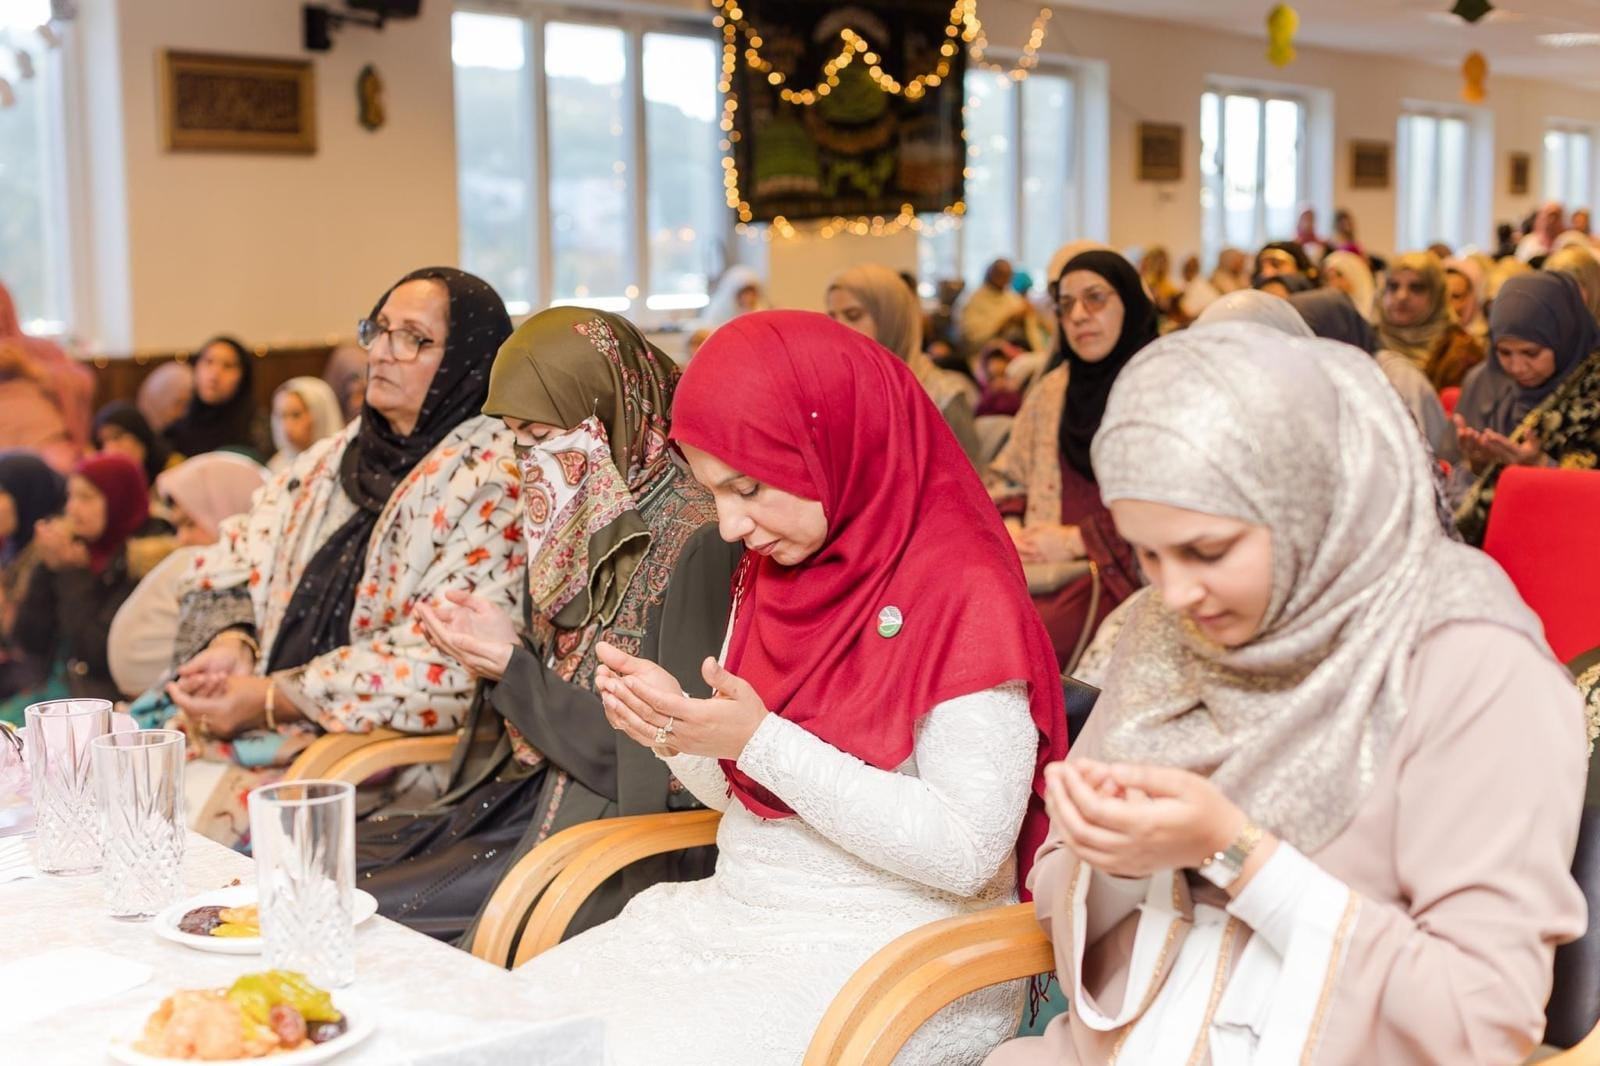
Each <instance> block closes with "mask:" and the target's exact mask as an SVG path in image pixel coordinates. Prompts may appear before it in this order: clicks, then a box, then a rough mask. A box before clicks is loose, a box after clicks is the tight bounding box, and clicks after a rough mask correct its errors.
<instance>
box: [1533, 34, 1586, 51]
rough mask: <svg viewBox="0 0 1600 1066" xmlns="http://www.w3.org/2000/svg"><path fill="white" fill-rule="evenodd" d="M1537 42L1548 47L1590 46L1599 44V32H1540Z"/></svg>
mask: <svg viewBox="0 0 1600 1066" xmlns="http://www.w3.org/2000/svg"><path fill="white" fill-rule="evenodd" d="M1539 43H1540V44H1542V45H1546V46H1548V47H1550V48H1591V47H1593V46H1595V45H1600V33H1541V34H1539Z"/></svg>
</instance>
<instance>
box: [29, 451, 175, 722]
mask: <svg viewBox="0 0 1600 1066" xmlns="http://www.w3.org/2000/svg"><path fill="white" fill-rule="evenodd" d="M149 517H150V496H149V488H148V487H147V486H146V484H145V479H144V471H143V470H142V469H140V468H139V466H138V465H137V464H136V463H134V461H133V460H132V459H129V458H128V457H127V456H124V455H114V454H111V453H108V452H100V453H97V454H95V455H91V456H89V457H88V458H87V459H84V460H82V461H80V462H79V463H78V465H77V466H76V467H74V468H73V471H72V476H71V477H70V478H68V479H67V503H66V508H65V509H64V510H63V512H62V514H61V516H60V517H59V518H51V519H47V520H45V521H43V522H40V523H39V524H38V526H37V527H36V530H35V532H34V537H33V543H34V546H35V549H36V550H37V551H38V553H39V561H40V563H41V565H40V566H39V567H38V568H37V569H35V570H34V572H33V576H32V577H31V578H30V579H29V581H28V591H27V594H26V596H25V597H24V598H23V601H22V606H21V608H20V609H19V610H18V612H17V616H18V618H19V619H20V621H19V623H18V625H17V627H16V632H15V634H14V640H15V643H16V644H18V645H19V646H20V647H21V648H22V649H23V650H24V651H25V652H27V653H28V654H29V655H31V656H34V657H36V658H38V659H40V660H41V661H53V662H54V664H55V665H56V666H64V667H65V670H64V675H65V676H64V680H65V682H66V687H67V691H68V692H69V693H70V694H71V695H73V696H78V697H93V698H99V699H108V700H116V699H121V698H122V694H121V692H120V691H118V689H117V686H116V683H115V682H114V681H112V679H111V667H110V666H109V664H108V663H107V661H106V637H107V634H108V633H109V632H110V630H111V620H112V619H113V618H114V617H116V613H117V608H119V607H121V606H122V601H123V600H125V599H127V598H128V595H129V594H130V593H131V592H132V591H133V589H134V586H136V585H138V583H139V579H140V578H142V577H143V576H144V575H145V573H147V572H148V571H149V570H150V568H151V567H152V566H154V564H155V563H156V562H159V561H160V559H159V557H158V556H156V555H155V554H154V553H152V552H148V551H145V552H140V553H136V554H138V555H139V558H138V559H137V560H136V561H134V562H133V563H130V562H129V552H128V545H129V541H130V540H132V539H134V534H136V533H138V532H139V531H140V530H141V529H142V528H143V527H144V525H145V523H146V522H147V521H148V520H149ZM154 539H156V538H152V540H154ZM164 547H165V548H170V547H171V545H170V543H168V544H165V545H164ZM57 672H58V671H54V670H52V671H51V673H57Z"/></svg>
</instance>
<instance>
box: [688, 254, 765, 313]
mask: <svg viewBox="0 0 1600 1066" xmlns="http://www.w3.org/2000/svg"><path fill="white" fill-rule="evenodd" d="M766 307H767V300H766V297H765V296H764V295H762V281H761V275H760V274H757V273H756V272H755V269H754V268H753V267H747V266H745V265H743V264H742V263H740V264H735V265H733V266H731V267H729V268H728V269H727V270H725V271H723V272H722V277H720V278H718V279H717V284H716V288H714V289H713V290H712V291H711V300H710V302H709V303H707V304H706V309H705V311H703V312H702V313H701V315H700V324H701V325H702V326H705V327H706V328H707V329H716V328H717V327H718V326H720V325H722V324H723V323H724V322H728V321H731V320H733V319H735V318H737V317H739V316H740V315H743V314H749V313H750V312H751V311H760V310H763V309H765V308H766Z"/></svg>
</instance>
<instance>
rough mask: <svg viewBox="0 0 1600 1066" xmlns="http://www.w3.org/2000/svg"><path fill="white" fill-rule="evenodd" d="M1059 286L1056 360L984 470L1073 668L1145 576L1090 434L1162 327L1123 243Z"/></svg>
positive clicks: (1074, 270) (1087, 260)
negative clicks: (1114, 389) (1106, 496)
mask: <svg viewBox="0 0 1600 1066" xmlns="http://www.w3.org/2000/svg"><path fill="white" fill-rule="evenodd" d="M1052 289H1053V290H1054V291H1055V293H1056V307H1057V316H1058V317H1057V322H1058V331H1059V337H1058V341H1057V343H1058V344H1059V346H1060V355H1059V357H1058V358H1059V360H1060V365H1058V366H1057V367H1056V368H1055V369H1054V370H1051V371H1050V372H1049V373H1047V374H1046V375H1045V376H1044V377H1042V378H1040V379H1039V383H1038V384H1037V385H1036V386H1035V387H1034V388H1033V390H1032V391H1030V392H1029V393H1028V395H1027V397H1026V398H1025V399H1024V400H1023V403H1022V410H1021V411H1019V412H1018V413H1017V417H1016V421H1015V422H1014V423H1013V425H1012V430H1011V439H1010V440H1008V441H1007V442H1006V445H1005V447H1004V448H1002V449H1001V451H1000V454H999V455H998V456H996V457H995V460H994V462H993V463H991V464H990V465H989V471H988V476H987V478H986V480H987V482H988V488H989V495H990V497H991V498H992V499H993V500H994V501H995V503H996V504H997V505H998V506H999V508H1000V513H1001V515H1002V516H1004V518H1005V520H1006V527H1007V529H1008V530H1009V531H1010V533H1011V537H1012V540H1013V542H1014V543H1015V544H1016V547H1017V552H1018V554H1019V555H1020V556H1021V557H1022V561H1023V568H1024V570H1025V571H1027V577H1028V590H1029V592H1031V593H1032V594H1033V600H1034V605H1035V606H1036V607H1037V608H1038V609H1039V613H1040V615H1041V616H1042V617H1043V618H1044V623H1045V628H1046V629H1047V630H1049V631H1050V639H1051V640H1052V641H1053V642H1054V644H1055V649H1056V655H1057V657H1058V659H1059V660H1060V664H1061V668H1062V670H1063V671H1070V670H1071V669H1072V667H1073V665H1074V664H1075V663H1076V661H1077V659H1078V658H1079V657H1080V656H1081V655H1082V654H1083V649H1084V648H1085V647H1086V646H1087V645H1088V642H1089V639H1090V638H1091V637H1092V636H1093V634H1094V630H1095V627H1096V626H1098V625H1099V624H1100V622H1101V620H1102V619H1104V617H1105V616H1106V615H1107V614H1109V613H1110V611H1111V609H1112V608H1113V607H1115V606H1116V605H1117V604H1118V603H1121V602H1122V600H1123V599H1124V598H1125V597H1127V596H1128V595H1130V594H1131V593H1132V592H1133V590H1134V589H1136V588H1138V586H1139V584H1140V577H1139V572H1138V567H1137V565H1136V563H1135V562H1134V559H1133V555H1132V553H1131V552H1130V551H1129V549H1128V545H1127V543H1126V542H1125V541H1123V539H1122V538H1121V537H1120V536H1119V535H1118V534H1117V532H1116V529H1115V527H1114V526H1113V525H1112V522H1111V516H1110V514H1109V513H1108V512H1107V511H1106V509H1105V507H1104V505H1102V504H1101V502H1100V490H1099V487H1098V486H1097V485H1096V484H1095V476H1094V469H1093V467H1092V466H1090V463H1089V442H1090V441H1092V440H1093V439H1094V434H1095V430H1097V429H1098V428H1099V427H1100V417H1101V415H1102V414H1103V413H1104V411H1105V403H1106V397H1107V396H1108V395H1110V392H1111V386H1112V384H1113V383H1114V382H1115V381H1116V379H1117V375H1118V374H1119V373H1120V372H1121V371H1122V368H1123V367H1125V366H1126V365H1127V364H1128V361H1129V360H1130V359H1132V358H1133V357H1134V355H1136V354H1137V353H1138V351H1139V350H1140V349H1141V348H1143V347H1144V346H1145V345H1147V344H1149V343H1150V342H1151V341H1153V340H1155V338H1156V328H1157V327H1156V313H1155V307H1154V306H1153V305H1152V304H1151V302H1150V298H1149V296H1147V295H1146V294H1145V289H1144V284H1143V283H1142V282H1141V280H1140V278H1139V272H1138V271H1137V270H1135V269H1134V267H1133V264H1132V263H1130V262H1128V261H1127V260H1126V259H1124V258H1123V257H1122V256H1120V255H1118V254H1117V253H1116V252H1113V251H1088V252H1083V253H1081V254H1080V255H1078V256H1076V257H1074V258H1073V259H1071V260H1069V261H1068V262H1067V264H1066V265H1065V266H1064V267H1063V268H1062V272H1061V275H1060V277H1058V278H1057V279H1056V281H1055V282H1054V284H1053V285H1052Z"/></svg>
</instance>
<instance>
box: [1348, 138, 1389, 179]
mask: <svg viewBox="0 0 1600 1066" xmlns="http://www.w3.org/2000/svg"><path fill="white" fill-rule="evenodd" d="M1393 154H1394V146H1393V145H1391V144H1390V143H1389V142H1388V141H1351V142H1350V187H1351V188H1352V189H1387V188H1388V187H1389V184H1390V181H1391V178H1390V173H1391V167H1390V162H1391V159H1392V157H1393Z"/></svg>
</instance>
